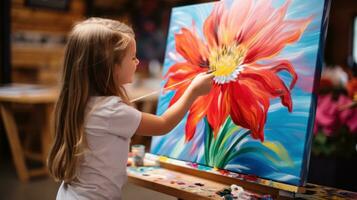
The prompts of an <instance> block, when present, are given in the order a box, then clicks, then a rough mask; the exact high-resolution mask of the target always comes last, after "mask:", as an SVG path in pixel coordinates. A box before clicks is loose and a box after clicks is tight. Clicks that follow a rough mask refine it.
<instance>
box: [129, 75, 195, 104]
mask: <svg viewBox="0 0 357 200" xmlns="http://www.w3.org/2000/svg"><path fill="white" fill-rule="evenodd" d="M193 78H194V77H193ZM193 78H188V79H185V80H183V81H180V82H178V83H175V84H173V85H170V86H169V87H165V88H161V89H159V90H156V91H153V92H150V93H148V94H146V95H144V96H141V97H138V98H135V99H133V100H131V101H130V102H131V103H134V102H136V101H139V100H141V99H145V98H146V97H149V96H152V95H154V94H157V93H160V92H161V91H163V90H167V89H170V88H173V87H175V86H177V85H180V84H182V83H185V82H187V81H191V80H193Z"/></svg>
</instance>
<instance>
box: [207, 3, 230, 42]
mask: <svg viewBox="0 0 357 200" xmlns="http://www.w3.org/2000/svg"><path fill="white" fill-rule="evenodd" d="M224 10H225V8H224V4H223V3H217V4H216V5H215V6H214V7H213V10H212V12H211V14H210V15H209V16H208V17H207V19H206V21H205V23H204V24H203V33H204V35H205V37H206V40H207V43H208V47H209V48H210V49H213V48H216V47H217V46H218V36H217V27H218V25H219V24H220V21H221V16H222V13H223V11H224Z"/></svg>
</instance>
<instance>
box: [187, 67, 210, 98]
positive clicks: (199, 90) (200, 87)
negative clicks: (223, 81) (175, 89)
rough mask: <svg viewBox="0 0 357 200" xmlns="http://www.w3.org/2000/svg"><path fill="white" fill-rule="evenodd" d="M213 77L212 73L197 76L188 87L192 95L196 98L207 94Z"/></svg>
mask: <svg viewBox="0 0 357 200" xmlns="http://www.w3.org/2000/svg"><path fill="white" fill-rule="evenodd" d="M213 77H214V75H213V74H212V73H207V72H204V73H200V74H198V75H197V76H196V77H195V78H194V79H193V80H192V82H191V84H190V86H189V87H190V89H191V92H192V94H193V95H194V96H196V97H198V96H201V95H205V94H207V93H209V91H211V88H212V85H213Z"/></svg>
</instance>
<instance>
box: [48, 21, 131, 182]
mask: <svg viewBox="0 0 357 200" xmlns="http://www.w3.org/2000/svg"><path fill="white" fill-rule="evenodd" d="M131 39H134V32H133V30H132V29H131V28H130V27H129V26H127V25H125V24H123V23H121V22H118V21H114V20H110V19H102V18H90V19H87V20H85V21H83V22H81V23H79V24H77V25H76V26H75V27H74V28H73V30H72V32H71V33H70V35H69V38H68V42H67V46H66V52H65V58H64V67H63V75H62V88H61V92H60V95H59V99H58V101H57V104H56V107H55V119H54V129H55V131H54V133H55V135H54V136H55V137H54V144H53V146H52V148H51V151H50V153H49V157H48V163H47V164H48V168H49V172H50V174H51V175H52V176H53V177H54V179H55V180H57V181H64V182H65V183H69V182H71V181H72V180H73V179H74V178H75V177H76V169H77V166H78V162H79V159H80V155H81V154H82V153H83V151H84V149H85V148H86V147H87V143H86V137H85V134H84V120H85V112H86V111H85V110H86V106H87V103H88V101H89V99H90V97H91V96H120V97H121V98H122V100H123V101H124V102H126V103H129V101H128V97H127V94H126V92H125V90H124V88H123V87H122V86H119V85H117V84H116V82H117V81H116V80H115V65H116V64H120V62H121V61H122V58H123V56H124V55H125V52H126V49H127V46H128V43H129V42H130V40H131Z"/></svg>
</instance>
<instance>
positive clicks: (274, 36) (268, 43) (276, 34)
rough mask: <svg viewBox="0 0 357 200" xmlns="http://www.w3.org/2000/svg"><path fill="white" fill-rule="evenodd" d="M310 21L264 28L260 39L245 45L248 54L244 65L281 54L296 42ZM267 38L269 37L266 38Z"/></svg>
mask: <svg viewBox="0 0 357 200" xmlns="http://www.w3.org/2000/svg"><path fill="white" fill-rule="evenodd" d="M310 21H311V19H310V18H308V19H303V20H296V21H285V22H279V23H277V24H276V26H273V23H272V24H271V25H270V27H269V28H270V29H269V28H264V29H262V31H261V34H259V36H260V37H257V38H254V41H252V42H249V43H248V44H243V45H246V47H247V49H248V52H247V56H246V57H245V59H244V63H252V62H254V61H257V60H259V59H263V58H271V57H274V56H275V55H277V54H278V53H280V52H281V50H282V49H283V48H284V47H285V46H286V45H287V44H291V43H294V42H296V41H298V40H299V39H300V37H301V35H302V33H303V32H304V31H305V29H306V27H307V25H308V24H309V23H310ZM268 36H269V37H268Z"/></svg>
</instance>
